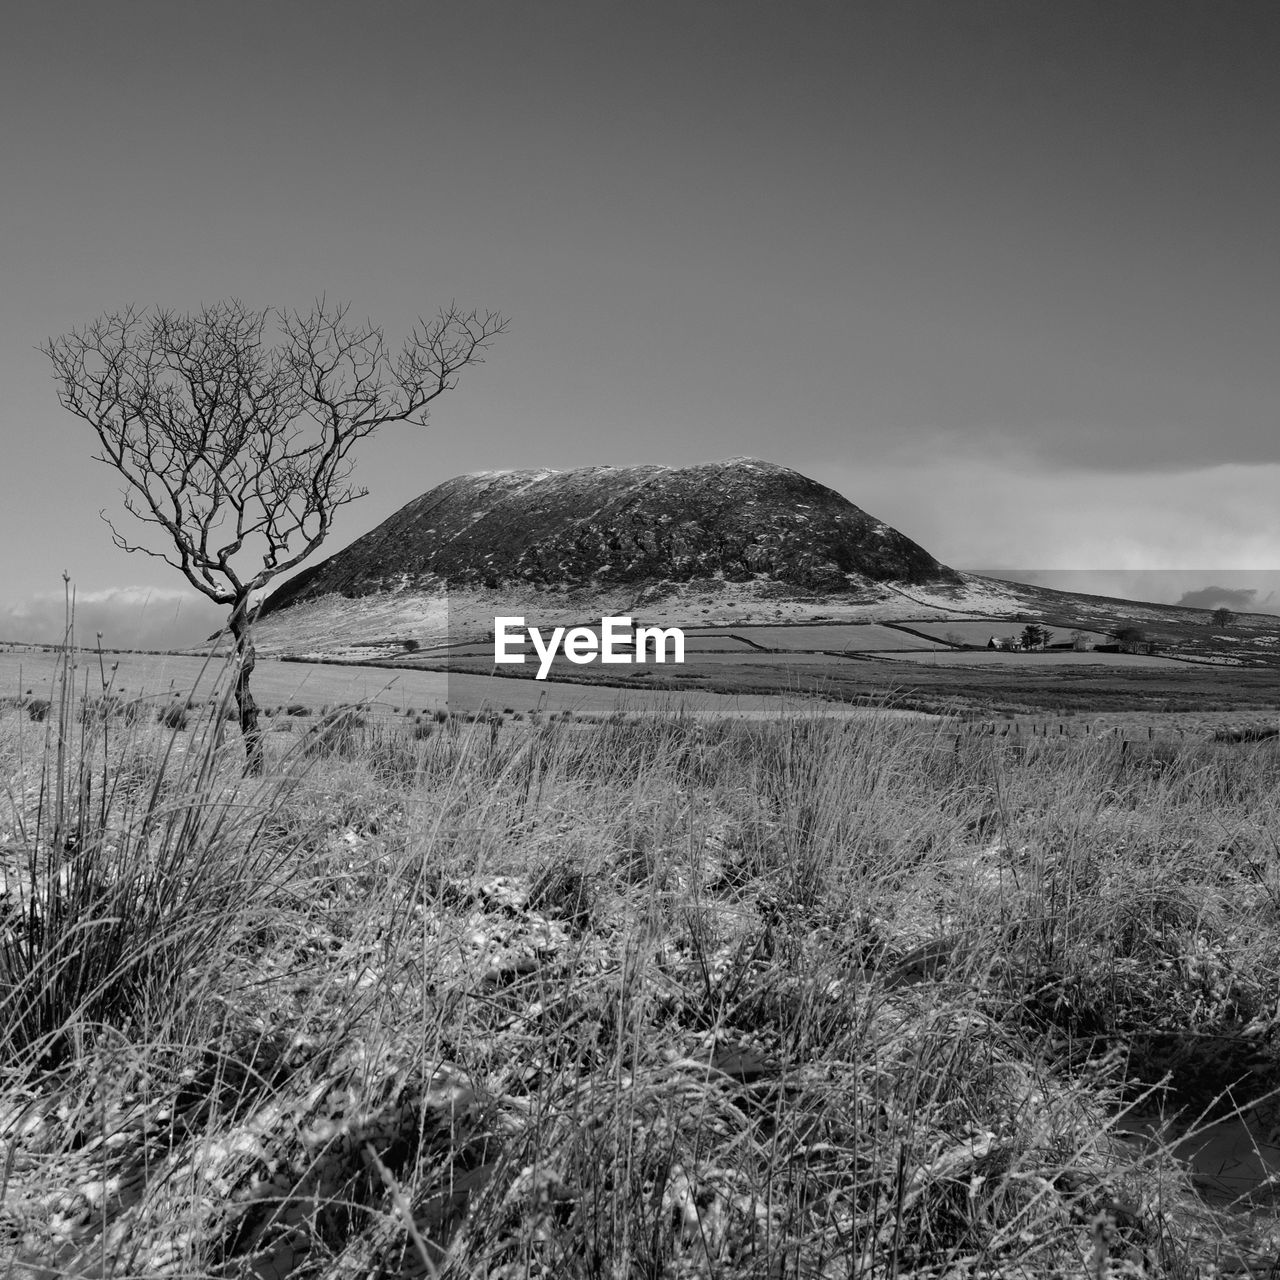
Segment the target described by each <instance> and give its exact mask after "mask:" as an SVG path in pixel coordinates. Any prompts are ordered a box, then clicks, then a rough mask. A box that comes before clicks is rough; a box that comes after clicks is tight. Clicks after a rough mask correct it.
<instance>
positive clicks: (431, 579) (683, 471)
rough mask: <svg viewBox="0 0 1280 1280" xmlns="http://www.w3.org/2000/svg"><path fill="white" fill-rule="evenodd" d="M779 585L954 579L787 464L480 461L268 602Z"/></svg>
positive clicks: (268, 608)
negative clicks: (488, 465) (495, 466)
mask: <svg viewBox="0 0 1280 1280" xmlns="http://www.w3.org/2000/svg"><path fill="white" fill-rule="evenodd" d="M710 580H719V581H721V582H741V583H748V582H755V583H760V584H764V583H772V584H774V586H775V588H777V589H784V590H785V589H788V588H789V589H791V590H793V591H796V592H802V591H803V592H820V593H824V594H840V593H844V592H854V591H857V590H859V589H860V588H862V587H864V586H865V585H866V584H867V583H869V582H887V581H896V582H905V583H933V582H938V583H953V582H958V581H959V575H958V574H956V573H955V572H954V571H953V570H951V569H948V568H947V567H946V566H945V565H942V564H940V563H939V562H938V561H937V560H935V559H934V558H933V557H932V556H931V555H930V554H929V553H928V552H927V551H925V550H924V549H923V548H922V547H919V546H917V545H916V544H915V543H914V542H912V541H911V540H910V539H909V538H907V537H904V536H903V535H902V534H901V533H899V532H898V531H897V530H896V529H893V528H891V527H890V526H889V525H887V524H885V523H884V522H883V521H881V520H877V519H875V517H873V516H870V515H868V514H867V513H866V512H865V511H863V510H861V509H860V508H858V507H856V506H854V505H853V503H851V502H849V501H848V500H847V499H846V498H843V497H841V495H840V494H838V493H836V492H835V490H834V489H829V488H827V487H826V486H825V485H822V484H819V483H818V482H817V481H816V480H811V479H809V478H808V477H807V476H804V475H801V474H800V472H798V471H793V470H792V469H791V468H789V467H782V466H778V465H776V464H775V463H771V462H761V461H759V460H757V459H755V458H732V459H729V460H728V461H726V462H712V463H702V464H699V465H696V466H689V467H663V466H638V467H580V468H577V469H575V470H573V471H551V470H546V469H539V470H527V471H479V472H475V473H473V474H471V475H464V476H457V477H455V478H454V479H452V480H446V481H445V482H444V484H441V485H437V486H436V488H434V489H431V490H429V491H428V492H427V493H424V494H423V495H422V496H421V497H420V498H415V499H414V500H413V501H412V502H410V503H408V504H407V505H406V506H404V507H402V508H401V509H400V510H399V511H397V512H396V513H395V514H394V515H393V516H391V517H390V518H389V519H387V520H385V521H383V523H382V524H380V525H379V526H378V527H377V528H376V529H373V530H371V531H370V532H369V533H366V534H365V535H364V536H363V537H361V538H357V539H356V541H355V542H353V543H352V544H351V545H350V546H348V547H346V548H345V549H344V550H342V551H340V552H338V553H337V554H336V555H333V556H330V557H329V558H328V559H327V560H324V561H321V562H320V563H318V564H316V565H314V566H312V567H311V568H307V569H304V570H302V571H301V572H300V573H298V574H297V575H295V576H294V577H293V578H292V579H290V580H289V581H288V582H286V583H284V584H283V585H282V586H281V587H280V588H278V589H277V590H276V591H275V592H273V593H272V594H271V595H270V596H268V597H267V599H266V600H265V601H264V602H263V605H262V608H261V610H260V611H259V616H260V617H262V616H265V615H268V614H271V613H274V612H277V611H279V610H281V609H285V608H288V607H289V606H291V605H295V604H300V603H302V602H304V601H308V600H315V599H318V598H320V597H322V596H327V595H339V596H345V597H347V598H359V597H364V596H371V595H377V594H381V593H385V592H403V591H415V592H423V591H432V590H435V591H439V590H444V589H448V590H457V589H465V588H474V589H477V590H500V589H503V588H506V587H516V586H519V587H522V588H525V589H528V588H534V589H543V590H547V589H550V590H558V589H563V588H570V589H575V588H585V587H595V588H605V587H634V588H635V589H636V590H637V591H638V590H641V589H643V588H645V587H651V586H657V585H659V584H671V585H673V586H674V585H676V584H687V583H694V582H698V581H710Z"/></svg>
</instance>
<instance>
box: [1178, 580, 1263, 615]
mask: <svg viewBox="0 0 1280 1280" xmlns="http://www.w3.org/2000/svg"><path fill="white" fill-rule="evenodd" d="M1257 596H1258V593H1257V592H1256V591H1254V590H1252V589H1251V588H1248V587H1242V588H1234V587H1213V586H1210V587H1201V588H1200V589H1199V590H1198V591H1188V592H1187V593H1186V594H1185V595H1184V596H1183V597H1182V599H1181V600H1179V601H1177V603H1178V604H1183V605H1186V606H1188V608H1191V609H1234V610H1236V611H1237V612H1239V613H1253V612H1256V611H1257V607H1258V606H1257Z"/></svg>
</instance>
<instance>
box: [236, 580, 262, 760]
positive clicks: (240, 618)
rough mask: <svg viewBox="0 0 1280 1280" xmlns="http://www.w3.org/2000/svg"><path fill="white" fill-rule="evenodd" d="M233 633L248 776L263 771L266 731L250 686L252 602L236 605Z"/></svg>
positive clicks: (238, 703)
mask: <svg viewBox="0 0 1280 1280" xmlns="http://www.w3.org/2000/svg"><path fill="white" fill-rule="evenodd" d="M231 634H232V635H233V636H234V637H235V642H236V649H235V653H236V706H237V708H238V709H239V711H240V735H241V737H242V738H243V739H244V772H245V776H246V777H248V776H249V775H251V774H252V775H255V776H256V775H258V774H260V773H261V772H262V730H261V729H260V728H258V704H257V703H256V702H255V701H254V700H253V694H252V692H250V689H249V677H250V675H252V673H253V668H254V664H255V663H256V662H257V655H256V654H255V653H254V649H253V632H252V630H251V629H250V626H249V601H248V599H247V598H246V599H244V600H241V601H239V602H238V603H237V604H236V607H235V608H234V609H233V610H232V613H231Z"/></svg>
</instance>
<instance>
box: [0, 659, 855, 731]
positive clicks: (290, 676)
mask: <svg viewBox="0 0 1280 1280" xmlns="http://www.w3.org/2000/svg"><path fill="white" fill-rule="evenodd" d="M490 656H492V650H490ZM758 656H762V657H767V656H768V655H758ZM803 656H804V655H801V657H803ZM818 656H819V657H820V655H818ZM55 657H56V655H54V654H52V653H48V654H44V653H36V654H30V653H27V654H24V655H22V656H18V655H16V654H0V697H11V696H17V695H20V694H24V693H26V691H27V690H30V691H31V696H32V697H37V698H39V697H44V698H48V697H50V696H51V694H52V693H53V689H52V687H51V686H52V684H53V677H54V672H55ZM115 661H117V659H116V657H115V656H111V657H109V658H108V659H107V668H108V674H110V666H111V663H112V662H115ZM118 661H119V667H118V669H117V671H116V678H115V682H114V684H113V685H112V688H113V689H114V690H116V691H117V692H119V693H121V694H122V695H123V696H126V697H135V696H139V695H145V696H148V697H150V698H153V699H154V700H155V703H156V706H157V708H160V707H163V706H165V705H166V704H167V703H168V702H170V701H171V700H173V699H176V698H179V697H182V696H187V695H192V694H194V696H195V697H197V698H199V699H201V700H203V699H205V698H208V697H211V696H213V694H214V693H215V683H216V679H217V676H218V674H220V672H221V671H222V667H221V665H220V664H213V663H210V664H209V666H208V668H207V669H205V670H204V671H203V673H202V671H201V668H202V666H203V662H202V660H201V659H198V658H189V657H182V656H161V655H146V654H122V655H120V657H119V659H118ZM773 661H774V663H775V665H776V664H777V662H778V659H777V658H774V659H773ZM558 665H563V666H565V667H567V666H569V664H567V663H564V664H558ZM652 665H653V664H649V666H652ZM657 670H658V671H661V670H662V668H658V669H657ZM675 670H679V668H673V667H670V666H668V667H667V671H668V673H670V672H671V671H675ZM20 674H21V679H19V675H20ZM75 687H76V691H77V696H79V695H80V694H82V693H83V692H84V691H85V689H86V688H87V689H88V690H89V693H90V695H96V694H98V693H99V692H101V688H102V682H101V678H100V676H99V672H98V662H97V659H96V658H93V659H92V660H89V659H86V658H83V657H82V658H81V660H80V661H79V662H78V663H77V665H76V671H75ZM253 693H254V697H255V698H256V699H257V701H258V704H259V706H261V707H263V708H275V707H283V706H288V705H291V704H300V705H302V706H305V707H308V708H309V709H310V710H311V711H312V712H313V713H314V712H318V711H319V710H320V708H321V707H323V706H326V705H328V706H336V705H337V704H339V703H344V702H355V703H365V702H368V703H369V704H370V708H371V710H373V711H375V712H381V713H384V714H386V715H399V714H403V713H404V712H405V711H406V710H407V709H409V708H412V709H414V710H415V711H434V710H437V709H440V708H444V707H446V706H447V707H450V708H452V709H453V710H457V711H463V712H468V711H477V710H479V709H480V708H481V707H484V706H488V707H491V708H496V709H498V710H502V709H503V708H506V707H510V708H511V709H512V710H515V711H522V712H528V711H531V710H534V709H541V710H543V711H546V712H553V711H566V710H569V711H574V712H575V713H578V714H583V715H607V714H609V713H610V712H612V711H615V710H618V709H619V708H621V709H624V710H628V711H632V712H642V711H644V712H648V711H670V710H672V709H680V710H683V711H684V712H686V713H688V714H693V715H737V716H752V717H754V716H762V715H773V714H777V713H779V712H781V711H784V710H788V709H789V710H792V711H794V710H797V709H804V708H808V709H810V710H812V709H814V708H815V707H817V708H819V709H821V710H823V711H824V712H830V713H831V714H837V715H861V714H865V709H864V708H857V707H850V706H847V705H844V704H841V703H830V704H823V703H815V701H814V700H813V699H812V698H804V699H801V700H799V701H797V700H796V699H795V698H793V697H790V696H788V695H787V694H786V693H783V692H779V693H767V692H760V691H744V692H743V693H733V692H715V691H712V690H707V689H696V688H695V689H664V688H661V687H659V688H652V689H649V688H645V687H644V686H643V684H632V685H628V686H626V687H622V688H619V687H616V686H612V685H604V684H582V683H568V682H565V681H557V680H532V679H515V678H510V677H504V676H492V675H488V674H480V673H474V674H464V673H445V672H443V671H413V670H406V669H402V668H387V667H367V666H357V665H355V664H346V665H341V664H333V663H310V662H279V661H276V660H275V659H270V658H263V659H260V660H259V662H258V665H257V667H256V668H255V669H254V673H253Z"/></svg>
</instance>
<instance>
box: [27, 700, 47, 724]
mask: <svg viewBox="0 0 1280 1280" xmlns="http://www.w3.org/2000/svg"><path fill="white" fill-rule="evenodd" d="M50 705H51V704H50V702H49V699H48V698H32V699H31V700H30V701H29V702H28V703H27V716H28V718H29V719H31V720H44V719H46V718H47V716H48V715H49V707H50Z"/></svg>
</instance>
